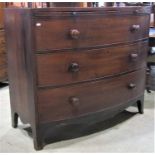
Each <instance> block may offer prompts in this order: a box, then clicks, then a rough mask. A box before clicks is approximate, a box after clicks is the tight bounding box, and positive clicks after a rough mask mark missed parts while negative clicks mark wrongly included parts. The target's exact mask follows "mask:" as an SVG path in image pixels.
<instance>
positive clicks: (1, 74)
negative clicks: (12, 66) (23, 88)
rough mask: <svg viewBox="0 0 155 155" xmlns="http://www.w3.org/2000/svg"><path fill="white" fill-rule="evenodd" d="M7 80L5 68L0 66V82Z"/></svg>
mask: <svg viewBox="0 0 155 155" xmlns="http://www.w3.org/2000/svg"><path fill="white" fill-rule="evenodd" d="M5 80H7V69H6V66H0V82H3V81H5Z"/></svg>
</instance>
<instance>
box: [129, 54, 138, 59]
mask: <svg viewBox="0 0 155 155" xmlns="http://www.w3.org/2000/svg"><path fill="white" fill-rule="evenodd" d="M130 56H131V59H132V60H136V59H137V58H138V54H137V53H132V54H131V55H130Z"/></svg>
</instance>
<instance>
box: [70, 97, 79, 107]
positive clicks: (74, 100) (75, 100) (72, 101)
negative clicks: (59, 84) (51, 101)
mask: <svg viewBox="0 0 155 155" xmlns="http://www.w3.org/2000/svg"><path fill="white" fill-rule="evenodd" d="M69 102H70V104H72V105H73V106H75V107H77V106H79V104H80V100H79V98H78V97H75V96H74V97H70V98H69Z"/></svg>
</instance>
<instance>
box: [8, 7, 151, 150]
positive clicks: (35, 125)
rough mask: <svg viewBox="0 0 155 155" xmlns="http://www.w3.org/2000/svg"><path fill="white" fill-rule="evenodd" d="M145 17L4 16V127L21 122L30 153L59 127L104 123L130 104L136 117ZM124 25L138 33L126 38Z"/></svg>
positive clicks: (41, 12)
mask: <svg viewBox="0 0 155 155" xmlns="http://www.w3.org/2000/svg"><path fill="white" fill-rule="evenodd" d="M149 12H150V9H149V8H148V7H127V8H121V7H119V8H48V9H6V10H5V29H6V45H7V58H8V71H9V83H10V87H9V88H10V101H11V114H12V126H13V127H17V126H18V116H19V117H20V119H21V120H22V122H23V123H29V124H30V126H31V128H32V133H33V141H34V147H35V149H36V150H39V149H42V148H43V144H44V142H45V136H47V133H49V132H50V133H51V132H52V131H51V129H52V128H53V127H54V126H55V125H60V123H67V122H70V123H72V124H74V123H78V124H80V123H86V124H87V121H89V122H91V121H99V120H101V118H102V120H105V119H107V118H110V117H112V116H115V115H116V114H118V113H119V112H121V111H122V110H123V109H125V108H126V107H128V106H130V105H132V104H134V103H136V102H137V105H138V107H139V112H140V113H142V112H143V96H144V83H145V65H146V61H145V57H146V54H147V48H148V47H147V42H148V27H149ZM132 25H140V29H139V30H138V31H137V30H136V31H135V32H132V31H131V27H132ZM73 29H76V30H78V31H76V35H75V34H74V35H75V36H76V37H74V39H73V38H71V35H70V30H73ZM15 30H17V31H15ZM77 32H78V35H77ZM74 33H75V32H74ZM77 36H78V37H77ZM67 48H68V49H67ZM53 86H54V87H53ZM101 114H102V115H101ZM100 116H102V117H100ZM75 120H76V121H75ZM66 125H67V124H66ZM49 129H50V130H49ZM53 134H54V133H53ZM47 137H48V136H47ZM48 138H50V137H48Z"/></svg>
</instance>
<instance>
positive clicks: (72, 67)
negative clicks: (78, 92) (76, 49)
mask: <svg viewBox="0 0 155 155" xmlns="http://www.w3.org/2000/svg"><path fill="white" fill-rule="evenodd" d="M79 70H80V67H79V64H78V63H76V62H73V63H71V64H70V65H69V67H68V71H69V72H72V73H75V72H78V71H79Z"/></svg>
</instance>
